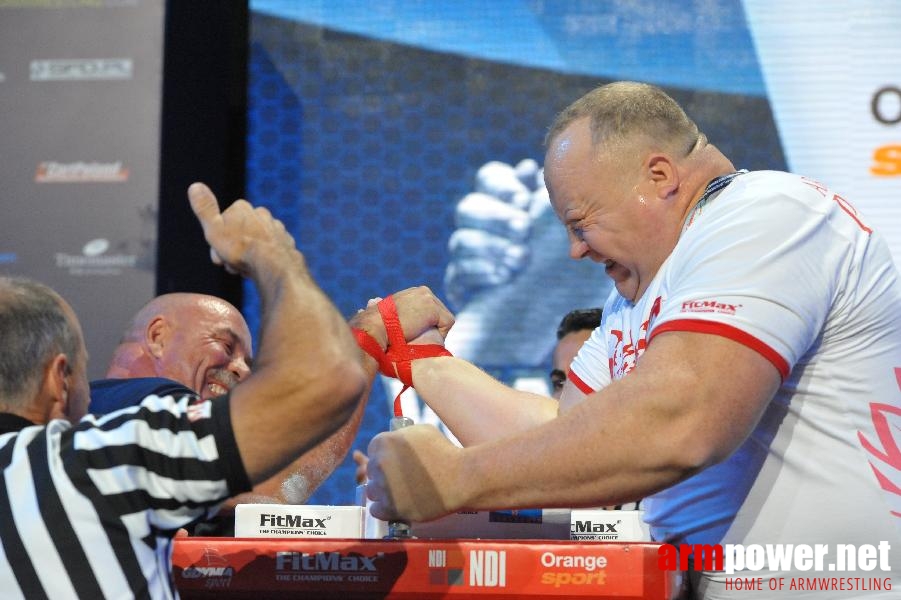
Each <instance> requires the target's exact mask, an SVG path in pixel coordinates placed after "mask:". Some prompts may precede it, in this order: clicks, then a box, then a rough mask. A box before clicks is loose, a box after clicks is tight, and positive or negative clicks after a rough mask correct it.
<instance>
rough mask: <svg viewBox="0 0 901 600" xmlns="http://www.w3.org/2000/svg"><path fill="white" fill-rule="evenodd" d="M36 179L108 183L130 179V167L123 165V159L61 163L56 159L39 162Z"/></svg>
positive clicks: (49, 181) (39, 180)
mask: <svg viewBox="0 0 901 600" xmlns="http://www.w3.org/2000/svg"><path fill="white" fill-rule="evenodd" d="M34 180H35V181H36V182H38V183H107V182H119V181H128V169H126V168H125V167H123V166H122V161H118V162H111V163H102V162H81V161H78V162H71V163H61V162H55V161H49V160H47V161H43V162H41V163H38V168H37V170H36V171H35V174H34Z"/></svg>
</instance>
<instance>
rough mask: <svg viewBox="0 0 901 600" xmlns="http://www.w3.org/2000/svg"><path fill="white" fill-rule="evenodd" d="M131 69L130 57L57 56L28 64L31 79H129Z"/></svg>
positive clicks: (132, 63) (132, 66) (132, 69)
mask: <svg viewBox="0 0 901 600" xmlns="http://www.w3.org/2000/svg"><path fill="white" fill-rule="evenodd" d="M133 71H134V61H132V59H130V58H59V59H49V60H33V61H31V63H30V64H29V73H30V79H31V80H32V81H108V80H122V79H131V78H132V73H133Z"/></svg>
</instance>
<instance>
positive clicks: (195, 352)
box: [158, 298, 251, 399]
mask: <svg viewBox="0 0 901 600" xmlns="http://www.w3.org/2000/svg"><path fill="white" fill-rule="evenodd" d="M168 320H169V321H170V325H171V335H170V337H169V339H168V341H167V343H166V345H165V348H164V351H163V355H162V357H161V360H160V367H159V369H158V371H159V375H160V376H161V377H168V378H170V379H174V380H175V381H178V382H179V383H182V384H183V385H186V386H188V387H189V388H191V389H193V390H195V391H196V392H198V393H199V394H200V397H201V398H203V399H208V398H215V397H216V396H221V395H223V394H225V393H226V392H228V391H229V390H230V389H232V388H233V387H234V386H235V385H237V384H238V382H239V381H242V380H244V379H245V378H246V377H247V376H248V375H249V374H250V364H251V341H250V330H249V329H248V327H247V323H246V322H245V321H244V317H242V316H241V313H239V312H238V310H237V309H235V308H234V307H233V306H231V305H230V304H228V303H226V302H222V301H219V300H217V299H213V298H210V299H204V300H203V301H201V302H197V303H195V304H193V305H191V306H188V307H184V308H182V309H180V310H179V311H178V312H177V314H171V315H169V317H168Z"/></svg>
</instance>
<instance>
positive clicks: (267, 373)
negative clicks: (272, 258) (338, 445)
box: [232, 254, 364, 481]
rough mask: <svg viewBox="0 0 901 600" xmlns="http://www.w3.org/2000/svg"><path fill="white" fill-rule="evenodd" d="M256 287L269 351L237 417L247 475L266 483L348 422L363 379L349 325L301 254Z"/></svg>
mask: <svg viewBox="0 0 901 600" xmlns="http://www.w3.org/2000/svg"><path fill="white" fill-rule="evenodd" d="M254 279H255V281H256V282H257V285H258V287H259V289H260V295H261V297H262V299H263V314H264V315H265V316H264V321H263V331H262V343H261V346H260V351H259V354H258V358H257V361H256V364H255V368H254V374H253V375H252V376H251V377H250V378H249V379H248V380H247V381H246V382H245V383H244V384H242V385H241V386H238V388H236V389H235V392H234V393H233V400H234V402H233V406H232V414H233V418H234V420H235V437H236V439H237V441H238V444H239V447H240V448H241V452H242V457H243V458H244V461H245V467H246V468H247V470H248V474H250V476H251V479H252V480H255V481H259V480H262V479H265V478H266V477H268V476H271V475H272V474H273V473H274V472H275V471H277V470H278V469H280V468H283V467H284V466H285V464H286V463H287V462H288V460H289V459H290V458H292V457H296V456H297V455H298V454H301V453H303V452H306V451H308V450H310V449H311V448H313V447H314V446H315V445H316V444H318V443H320V442H321V441H322V440H324V439H325V438H326V437H327V436H329V435H331V434H332V433H334V432H335V431H336V430H337V429H338V428H339V427H340V426H341V425H342V424H344V423H345V422H346V421H347V419H348V418H349V417H350V415H351V414H352V412H353V411H354V409H355V408H357V407H358V402H359V399H360V397H361V395H362V391H363V387H364V374H363V372H362V368H361V366H360V360H359V349H358V348H357V345H356V343H355V342H354V340H353V338H352V337H351V335H350V332H349V329H348V327H347V324H346V323H345V321H344V319H343V318H342V317H341V315H340V314H338V312H337V310H336V309H335V308H334V307H333V306H332V304H331V302H330V301H329V300H328V298H327V297H326V296H325V294H324V293H323V292H322V291H321V290H320V289H319V287H318V286H317V285H316V284H315V282H313V280H312V278H311V277H310V276H309V274H308V272H307V271H306V267H305V265H304V263H303V259H302V257H300V255H299V254H298V255H297V257H295V261H294V262H293V264H292V265H290V268H288V267H285V268H284V269H283V270H282V272H281V273H275V274H273V273H271V272H264V274H263V275H262V276H260V277H254ZM248 398H250V399H252V401H251V402H245V400H246V399H248Z"/></svg>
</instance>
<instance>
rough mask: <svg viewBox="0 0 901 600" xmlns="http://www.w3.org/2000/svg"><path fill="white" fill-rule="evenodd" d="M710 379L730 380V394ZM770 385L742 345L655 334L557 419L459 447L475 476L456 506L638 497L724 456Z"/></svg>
mask: <svg viewBox="0 0 901 600" xmlns="http://www.w3.org/2000/svg"><path fill="white" fill-rule="evenodd" d="M704 337H706V338H707V339H704ZM652 350H653V352H652ZM679 357H690V358H687V359H681V358H679ZM691 357H699V358H697V359H694V358H691ZM736 364H739V365H742V367H743V368H742V369H736V368H735V367H734V365H736ZM716 373H729V374H730V381H729V386H724V385H723V381H722V380H721V379H719V378H718V377H717V376H716V375H715V374H716ZM778 384H779V377H778V373H777V372H776V370H775V368H774V367H773V366H772V365H771V364H770V363H769V362H767V361H766V360H765V359H763V358H762V357H761V356H760V355H759V354H757V353H756V352H755V351H753V350H750V349H748V348H746V347H744V346H741V345H739V344H735V343H734V342H731V341H728V340H725V339H724V338H720V339H717V338H711V337H710V336H698V335H692V334H687V335H684V336H678V337H677V336H676V335H674V334H667V335H664V336H661V337H660V338H659V339H657V340H655V344H654V345H652V348H651V349H649V350H648V352H647V353H646V355H645V357H644V358H643V361H642V363H641V364H640V366H639V367H638V368H637V369H636V370H635V371H633V373H631V374H630V375H629V376H627V377H625V378H623V379H621V380H619V381H617V382H614V383H612V384H611V385H609V386H608V387H606V388H605V389H604V390H603V391H601V392H599V393H596V394H592V395H590V396H588V397H586V398H585V400H584V401H583V402H581V403H579V404H577V405H575V406H574V407H573V408H572V409H570V410H569V411H567V412H565V413H564V414H561V415H560V417H558V418H557V419H554V420H553V421H551V422H549V423H547V424H544V425H542V426H540V427H537V428H534V429H532V430H529V431H527V432H524V433H522V434H519V435H517V436H515V437H512V438H509V439H506V440H502V441H499V442H494V443H489V444H483V445H480V446H476V447H473V448H467V449H464V450H463V451H462V457H461V462H462V463H463V467H462V468H461V469H460V471H461V472H463V473H467V472H468V473H479V474H480V477H479V481H478V482H472V481H469V482H468V481H466V480H464V481H462V482H461V487H462V490H461V492H462V494H461V496H462V498H461V499H460V500H459V501H460V502H461V503H462V506H461V507H459V508H471V509H480V508H488V507H513V506H546V507H551V506H579V505H606V504H618V503H622V502H625V501H631V500H636V499H639V498H642V497H645V496H647V495H649V494H652V493H654V492H657V491H659V490H661V489H664V488H666V487H669V486H671V485H673V484H675V483H677V482H679V481H681V480H683V479H685V478H687V477H690V476H691V475H693V474H695V473H697V472H698V471H700V470H701V469H703V468H706V467H708V466H710V465H712V464H715V463H717V462H719V461H720V460H723V459H725V458H726V457H727V456H728V455H729V454H731V452H733V451H734V450H735V449H736V448H737V447H738V446H739V445H740V444H741V443H742V442H743V441H744V440H745V439H746V438H747V436H748V435H749V434H750V432H751V430H752V429H753V427H754V425H755V424H756V422H757V421H758V419H759V418H760V414H761V413H762V411H763V409H764V407H765V406H766V404H767V402H768V401H769V399H770V398H772V396H773V394H774V393H775V391H776V389H777V387H778Z"/></svg>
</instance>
